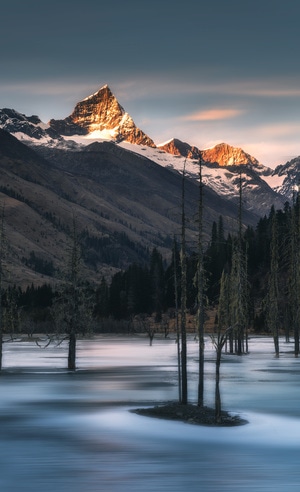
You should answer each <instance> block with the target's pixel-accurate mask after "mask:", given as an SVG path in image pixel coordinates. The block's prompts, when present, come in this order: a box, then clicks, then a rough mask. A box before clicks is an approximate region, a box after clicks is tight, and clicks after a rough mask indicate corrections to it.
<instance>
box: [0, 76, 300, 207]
mask: <svg viewBox="0 0 300 492" xmlns="http://www.w3.org/2000/svg"><path fill="white" fill-rule="evenodd" d="M0 128H3V129H4V130H6V131H8V132H10V133H11V134H13V135H14V136H16V137H17V138H18V139H19V140H22V141H24V143H27V144H29V145H30V146H33V147H34V148H36V149H37V150H38V151H39V152H40V153H42V154H43V155H44V157H47V158H48V157H49V154H48V153H47V149H48V148H61V149H64V150H69V151H77V150H79V149H82V148H84V147H85V146H87V145H89V144H90V143H91V142H93V141H100V142H101V141H104V140H105V141H107V140H109V141H113V142H115V143H117V144H118V145H119V146H122V147H124V148H126V149H127V150H130V151H131V152H134V153H135V154H140V155H143V156H145V157H147V158H148V159H151V160H152V161H154V162H156V163H157V164H160V165H161V166H163V167H167V168H168V169H172V170H173V171H176V172H182V170H183V166H185V169H186V172H187V175H188V176H189V177H190V178H192V179H198V173H199V168H198V160H199V155H200V149H198V148H197V147H195V146H192V145H190V144H189V143H186V142H182V141H180V140H179V139H174V138H173V139H171V140H169V141H168V142H165V143H164V144H160V145H157V146H156V145H155V143H154V142H153V140H152V139H151V138H150V137H148V136H147V135H146V134H145V133H144V132H143V131H142V130H140V129H139V128H137V126H136V125H135V123H134V121H133V119H132V118H131V116H130V115H129V114H128V113H127V112H126V111H125V110H124V108H123V107H122V106H121V105H120V103H119V102H118V100H117V98H116V97H115V95H114V94H113V93H112V91H111V90H110V88H109V87H108V86H107V85H105V86H103V87H101V89H100V90H98V91H97V92H96V93H94V94H92V95H90V96H88V97H86V98H85V99H83V100H82V101H80V102H78V103H77V104H76V105H75V109H74V111H73V112H72V114H71V115H70V116H68V117H66V118H65V119H62V120H54V119H52V120H50V122H49V123H48V124H46V123H43V122H41V120H40V119H39V118H38V116H25V115H23V114H20V113H17V112H16V111H14V110H9V109H3V110H0ZM201 157H202V163H203V168H202V176H203V182H204V183H205V184H206V185H207V186H208V187H209V188H211V189H212V190H213V191H215V192H216V193H218V194H219V195H220V196H224V197H226V198H227V199H228V200H231V201H236V200H237V198H238V194H239V191H238V187H239V176H240V174H241V177H242V183H243V189H244V193H243V194H244V202H245V205H246V207H247V208H248V209H249V210H251V211H253V212H255V213H256V214H258V215H262V214H264V213H266V212H267V211H268V210H269V209H270V207H271V206H272V205H274V206H275V207H276V208H281V207H282V206H283V204H284V202H285V201H286V200H287V199H290V198H291V196H292V187H293V186H294V184H295V180H296V179H297V178H295V177H294V174H295V171H296V170H297V165H296V164H295V165H294V166H288V164H289V163H288V164H286V165H285V166H279V168H277V169H276V171H273V170H272V169H270V168H268V167H266V166H264V165H262V164H261V163H259V162H258V160H257V159H256V158H255V157H253V156H251V155H249V154H247V153H246V152H245V151H244V150H243V149H240V148H236V147H232V146H230V145H228V144H226V143H220V144H218V145H216V146H215V147H213V148H210V149H205V150H201ZM295 161H297V160H295ZM291 162H293V161H291ZM297 162H298V161H297ZM288 169H290V170H289V171H288Z"/></svg>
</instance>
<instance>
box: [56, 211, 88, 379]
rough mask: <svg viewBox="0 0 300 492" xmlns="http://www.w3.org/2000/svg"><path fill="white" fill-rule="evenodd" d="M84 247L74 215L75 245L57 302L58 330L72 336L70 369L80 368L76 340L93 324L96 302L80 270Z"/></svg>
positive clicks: (67, 336)
mask: <svg viewBox="0 0 300 492" xmlns="http://www.w3.org/2000/svg"><path fill="white" fill-rule="evenodd" d="M80 262H81V248H80V244H79V240H78V234H77V228H76V221H75V218H73V230H72V245H71V247H70V251H69V258H68V265H67V271H66V273H65V279H64V280H63V282H62V285H61V287H60V289H59V291H58V294H57V297H56V300H55V301H54V305H53V314H54V319H55V323H56V326H57V333H58V334H60V333H62V334H64V335H65V336H64V337H63V339H64V340H65V339H68V369H69V370H75V369H76V342H77V336H78V334H82V335H84V334H85V333H87V331H88V330H89V328H90V326H91V317H92V302H91V299H90V295H89V291H88V288H87V286H86V285H84V282H83V280H82V277H81V272H80Z"/></svg>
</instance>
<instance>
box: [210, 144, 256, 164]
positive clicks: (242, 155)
mask: <svg viewBox="0 0 300 492" xmlns="http://www.w3.org/2000/svg"><path fill="white" fill-rule="evenodd" d="M202 158H203V160H204V161H205V162H209V163H211V164H218V165H219V166H222V167H223V166H240V165H246V164H250V165H252V166H255V167H259V162H258V160H257V159H255V157H252V156H251V155H250V154H247V153H246V152H244V151H243V150H242V149H240V148H238V147H232V146H231V145H228V144H226V143H220V144H218V145H216V146H215V147H213V148H211V149H207V150H203V151H202Z"/></svg>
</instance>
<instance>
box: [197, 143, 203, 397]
mask: <svg viewBox="0 0 300 492" xmlns="http://www.w3.org/2000/svg"><path fill="white" fill-rule="evenodd" d="M203 263H204V262H203V182H202V154H201V152H200V156H199V209H198V268H197V280H198V282H197V283H198V313H197V314H198V316H197V318H198V320H197V321H198V335H199V379H198V406H199V407H202V406H203V404H204V264H203Z"/></svg>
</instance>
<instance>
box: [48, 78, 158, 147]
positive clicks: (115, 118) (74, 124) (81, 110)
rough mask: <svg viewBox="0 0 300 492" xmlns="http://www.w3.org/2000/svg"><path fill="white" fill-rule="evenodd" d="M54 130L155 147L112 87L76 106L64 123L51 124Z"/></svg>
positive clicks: (102, 88)
mask: <svg viewBox="0 0 300 492" xmlns="http://www.w3.org/2000/svg"><path fill="white" fill-rule="evenodd" d="M50 126H51V127H52V128H54V129H55V130H56V131H58V132H59V133H60V134H61V135H76V134H77V135H89V134H94V135H95V136H97V137H100V138H101V137H102V138H106V139H107V138H109V139H111V140H116V141H118V142H120V141H122V140H126V141H128V142H130V143H134V144H140V145H147V146H149V147H155V144H154V142H153V140H151V138H149V137H148V136H147V135H146V134H145V133H144V132H142V131H141V130H140V129H139V128H138V127H137V126H136V125H135V123H134V121H133V119H132V118H131V116H130V115H129V114H128V113H126V112H125V110H124V108H123V107H122V106H121V105H120V103H119V102H118V100H117V98H116V97H115V95H114V94H113V93H112V91H111V90H110V88H109V87H108V85H107V84H106V85H104V86H102V87H101V88H100V89H99V90H98V91H97V92H95V93H94V94H92V95H90V96H88V97H86V98H85V99H83V100H82V101H80V102H79V103H77V104H76V106H75V108H74V111H73V113H72V114H71V115H70V116H68V117H67V118H65V119H64V120H51V121H50Z"/></svg>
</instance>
